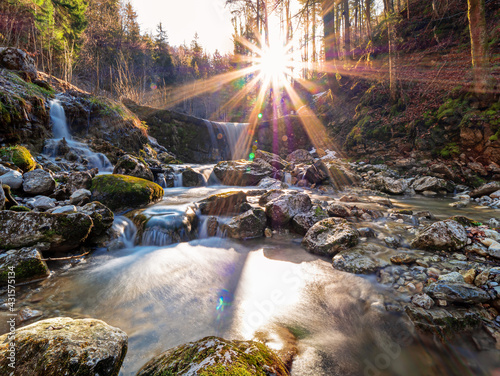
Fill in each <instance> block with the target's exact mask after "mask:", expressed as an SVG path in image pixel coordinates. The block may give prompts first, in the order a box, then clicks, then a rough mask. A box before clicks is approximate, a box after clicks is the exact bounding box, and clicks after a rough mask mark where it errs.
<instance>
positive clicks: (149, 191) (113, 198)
mask: <svg viewBox="0 0 500 376" xmlns="http://www.w3.org/2000/svg"><path fill="white" fill-rule="evenodd" d="M91 192H92V200H93V201H99V202H102V203H103V204H104V205H106V206H107V207H108V208H110V209H111V210H113V211H124V210H126V209H136V208H139V207H141V206H146V205H149V204H151V203H153V202H156V201H159V200H161V199H162V198H163V193H164V192H163V188H162V187H160V186H159V185H158V184H156V183H153V182H151V181H149V180H145V179H140V178H136V177H133V176H125V175H115V174H113V175H99V176H96V177H95V178H94V179H93V180H92V187H91Z"/></svg>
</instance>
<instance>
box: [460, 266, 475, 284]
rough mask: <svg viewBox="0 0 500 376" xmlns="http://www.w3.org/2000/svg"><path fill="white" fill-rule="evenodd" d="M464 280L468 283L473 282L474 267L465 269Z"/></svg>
mask: <svg viewBox="0 0 500 376" xmlns="http://www.w3.org/2000/svg"><path fill="white" fill-rule="evenodd" d="M462 275H463V277H464V282H466V283H469V284H471V285H472V284H474V279H475V278H476V269H469V270H467V271H465V272H464V273H463V274H462Z"/></svg>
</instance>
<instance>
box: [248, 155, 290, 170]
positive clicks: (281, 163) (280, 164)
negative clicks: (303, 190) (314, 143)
mask: <svg viewBox="0 0 500 376" xmlns="http://www.w3.org/2000/svg"><path fill="white" fill-rule="evenodd" d="M255 158H256V159H262V160H264V161H266V162H267V163H269V164H270V165H271V166H273V167H274V168H276V169H278V170H283V169H284V168H285V167H286V166H288V164H289V163H288V162H287V161H285V160H284V159H282V158H281V157H280V156H279V155H276V154H273V153H269V152H267V151H264V150H257V151H256V152H255Z"/></svg>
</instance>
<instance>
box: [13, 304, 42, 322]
mask: <svg viewBox="0 0 500 376" xmlns="http://www.w3.org/2000/svg"><path fill="white" fill-rule="evenodd" d="M42 315H43V312H42V311H37V310H32V309H31V308H29V307H24V308H22V309H21V310H19V313H18V314H17V317H16V320H17V322H18V323H23V322H25V321H28V320H32V319H34V318H37V317H40V316H42Z"/></svg>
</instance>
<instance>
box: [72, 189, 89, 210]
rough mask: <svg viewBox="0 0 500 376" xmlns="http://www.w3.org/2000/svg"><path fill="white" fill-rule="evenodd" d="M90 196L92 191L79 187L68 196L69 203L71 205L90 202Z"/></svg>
mask: <svg viewBox="0 0 500 376" xmlns="http://www.w3.org/2000/svg"><path fill="white" fill-rule="evenodd" d="M90 197H92V192H90V191H89V190H88V189H79V190H77V191H75V192H73V194H72V195H71V196H70V198H69V203H70V204H71V205H77V206H80V205H85V204H87V203H89V202H90Z"/></svg>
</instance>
